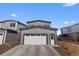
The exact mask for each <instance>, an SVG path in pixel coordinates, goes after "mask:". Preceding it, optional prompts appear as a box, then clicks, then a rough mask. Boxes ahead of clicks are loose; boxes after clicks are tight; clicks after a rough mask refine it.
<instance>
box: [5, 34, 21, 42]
mask: <svg viewBox="0 0 79 59" xmlns="http://www.w3.org/2000/svg"><path fill="white" fill-rule="evenodd" d="M16 41H20V34H18V33H17V34H16V33H7V35H6V41H5V42H6V43H12V42H16Z"/></svg>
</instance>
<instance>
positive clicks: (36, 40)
mask: <svg viewBox="0 0 79 59" xmlns="http://www.w3.org/2000/svg"><path fill="white" fill-rule="evenodd" d="M24 44H46V36H26V35H25V36H24Z"/></svg>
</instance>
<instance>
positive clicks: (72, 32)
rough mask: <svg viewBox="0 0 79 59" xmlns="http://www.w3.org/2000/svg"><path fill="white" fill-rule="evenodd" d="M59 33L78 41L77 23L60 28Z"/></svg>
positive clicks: (78, 25) (78, 26) (78, 24)
mask: <svg viewBox="0 0 79 59" xmlns="http://www.w3.org/2000/svg"><path fill="white" fill-rule="evenodd" d="M61 34H62V35H65V36H68V37H71V38H72V39H73V40H74V41H78V42H79V23H77V24H74V25H71V26H68V27H63V28H61Z"/></svg>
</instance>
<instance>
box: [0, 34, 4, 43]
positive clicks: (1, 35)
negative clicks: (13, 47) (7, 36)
mask: <svg viewBox="0 0 79 59" xmlns="http://www.w3.org/2000/svg"><path fill="white" fill-rule="evenodd" d="M2 41H3V34H0V44H2Z"/></svg>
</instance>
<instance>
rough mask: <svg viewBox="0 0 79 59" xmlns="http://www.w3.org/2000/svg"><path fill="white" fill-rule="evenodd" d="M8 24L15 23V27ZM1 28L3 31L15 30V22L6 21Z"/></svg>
mask: <svg viewBox="0 0 79 59" xmlns="http://www.w3.org/2000/svg"><path fill="white" fill-rule="evenodd" d="M10 23H15V24H16V25H15V27H10ZM3 28H4V29H12V30H17V22H11V21H8V22H4V23H3Z"/></svg>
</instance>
